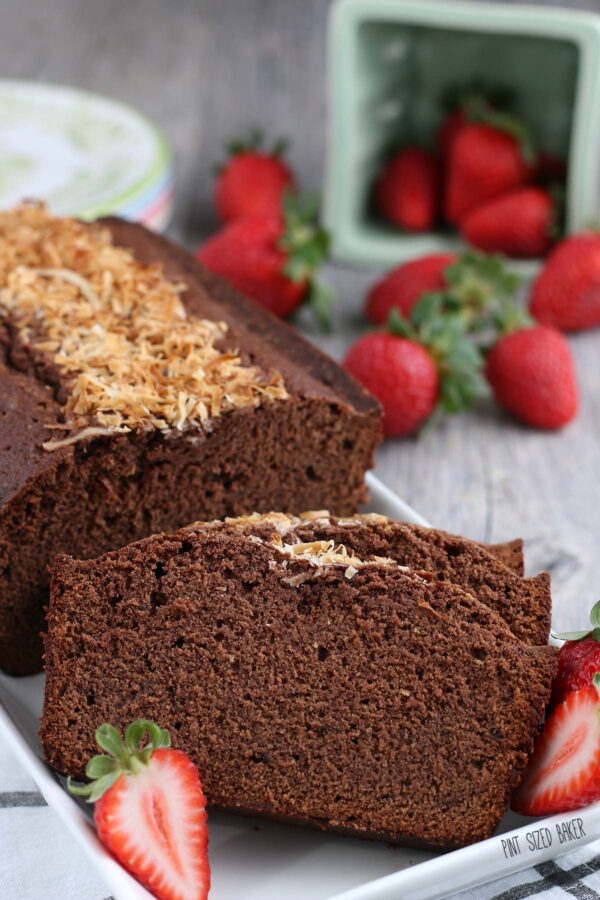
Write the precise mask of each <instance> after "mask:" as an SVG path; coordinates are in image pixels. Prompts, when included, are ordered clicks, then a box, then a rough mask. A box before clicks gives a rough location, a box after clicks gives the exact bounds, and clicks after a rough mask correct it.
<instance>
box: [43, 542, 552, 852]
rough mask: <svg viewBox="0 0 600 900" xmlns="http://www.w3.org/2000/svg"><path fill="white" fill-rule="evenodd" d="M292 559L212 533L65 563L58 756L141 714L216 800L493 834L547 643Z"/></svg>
mask: <svg viewBox="0 0 600 900" xmlns="http://www.w3.org/2000/svg"><path fill="white" fill-rule="evenodd" d="M281 559H282V557H281V555H280V553H279V551H277V550H276V549H274V548H273V547H272V546H271V545H267V544H265V543H263V542H260V541H259V542H258V543H257V542H256V540H255V539H254V540H253V539H252V538H251V537H248V536H244V535H241V534H237V535H233V534H227V533H219V532H218V531H212V532H211V531H210V530H201V531H199V532H197V533H194V532H185V533H184V532H180V533H179V534H178V535H174V536H166V535H162V536H156V537H152V538H149V539H147V540H145V541H142V542H139V543H137V544H134V545H131V546H129V547H126V548H123V549H122V550H120V551H116V552H114V553H111V554H107V555H106V556H104V557H101V558H100V559H97V560H90V561H87V562H86V561H84V562H76V561H74V560H72V559H69V558H64V557H63V558H61V559H59V560H58V561H57V563H56V565H55V569H54V578H53V586H52V598H51V605H50V610H49V616H48V635H47V637H46V667H47V682H46V696H45V707H44V714H43V720H42V728H41V738H42V742H43V746H44V750H45V753H46V755H47V758H48V760H49V762H50V763H51V765H53V766H54V767H55V768H56V769H57V770H58V771H59V772H61V773H69V774H72V775H76V776H80V775H81V774H82V772H83V768H84V766H85V762H86V760H87V758H88V757H89V755H90V754H92V753H93V752H94V746H93V734H94V729H95V727H96V726H97V725H98V724H100V723H101V722H103V721H112V722H114V723H115V724H117V725H119V726H123V725H124V724H125V723H126V722H127V721H128V720H130V719H132V718H135V717H138V716H144V717H149V718H155V719H157V720H158V721H160V723H161V724H162V725H163V726H165V727H168V728H169V729H170V730H171V732H172V735H173V738H174V744H175V746H179V747H182V748H184V749H185V750H187V751H188V752H189V753H190V754H191V755H192V757H193V758H194V760H195V761H196V762H197V764H198V766H199V768H200V771H201V774H202V779H203V784H204V787H205V790H206V794H207V797H208V800H209V802H210V803H211V804H212V805H213V806H216V807H219V808H223V809H229V810H233V811H237V812H243V813H252V814H260V815H265V816H269V817H273V818H278V819H282V820H286V821H293V822H297V823H298V822H300V823H306V824H310V825H313V826H315V827H318V828H322V829H330V830H331V829H332V830H340V831H344V832H345V833H351V834H354V835H357V836H363V837H380V838H384V839H385V840H388V841H391V842H393V843H402V844H413V845H418V846H433V847H442V848H450V847H456V846H460V845H463V844H466V843H469V842H471V841H475V840H480V839H483V838H485V837H488V836H489V835H490V834H491V833H492V831H493V829H494V828H495V827H496V825H497V823H498V821H499V819H500V817H501V816H502V814H503V812H504V809H505V805H506V802H507V799H508V796H509V793H510V791H511V790H512V788H513V787H514V786H515V784H516V782H517V780H518V778H519V773H520V772H521V770H522V768H523V766H524V765H525V762H526V760H527V757H528V755H529V753H530V752H531V749H532V743H533V738H534V735H535V733H536V729H537V725H538V723H539V721H540V719H541V717H542V714H543V711H544V707H545V705H546V702H547V700H548V697H549V693H550V684H551V679H552V676H553V673H554V668H555V654H554V652H553V650H552V649H551V648H548V647H530V646H527V645H525V644H522V643H521V642H519V641H517V640H516V639H515V638H514V636H513V635H512V634H511V633H510V632H509V631H508V629H507V627H506V625H505V623H504V622H503V621H502V620H501V619H500V618H499V617H498V616H497V615H496V614H495V613H494V612H493V611H491V610H490V609H489V608H487V607H486V606H485V605H484V604H482V603H481V602H480V601H478V600H477V599H476V598H475V597H473V596H472V595H470V594H468V593H466V592H464V591H462V590H461V589H460V588H458V587H457V586H454V585H449V584H447V583H445V582H440V581H435V580H434V581H432V582H427V581H424V580H423V579H422V578H421V577H419V576H418V575H416V574H415V573H412V572H407V571H402V570H400V569H399V568H398V567H397V566H394V565H375V564H372V565H368V566H364V567H362V568H359V569H358V570H357V571H355V573H354V574H353V575H352V576H351V577H350V578H349V577H348V575H347V574H346V573H345V572H344V569H343V568H339V567H337V568H330V569H327V570H324V571H323V572H322V573H321V574H319V575H317V574H316V573H315V570H314V569H313V568H312V567H311V565H310V564H309V563H308V562H307V561H306V560H303V559H291V558H290V559H288V558H286V559H285V562H286V567H285V568H284V567H283V565H282V562H281ZM297 576H300V577H299V578H297ZM299 581H300V582H301V583H298V582H299Z"/></svg>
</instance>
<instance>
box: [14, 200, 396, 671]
mask: <svg viewBox="0 0 600 900" xmlns="http://www.w3.org/2000/svg"><path fill="white" fill-rule="evenodd" d="M0 385H1V389H0V667H1V668H4V669H7V670H8V671H10V672H13V673H18V674H26V673H30V672H34V671H37V670H39V668H40V666H41V643H40V637H39V634H40V630H41V628H42V607H43V605H44V603H46V602H47V597H48V575H47V566H48V564H49V563H50V561H51V560H52V559H53V557H54V555H55V554H56V553H58V552H68V553H71V554H73V555H75V556H78V557H80V558H86V557H91V556H97V555H98V554H99V553H102V552H104V551H106V550H109V549H112V548H116V547H119V546H122V545H124V544H126V543H128V542H130V541H132V540H136V539H138V538H140V537H142V536H145V535H148V534H152V533H154V532H158V531H162V530H173V529H175V528H178V527H180V526H182V525H184V524H186V523H188V522H190V521H193V520H195V519H198V518H203V519H206V518H217V517H222V516H227V515H230V516H231V515H239V514H243V513H250V512H253V511H255V510H262V511H267V510H269V509H294V510H298V509H303V508H311V507H316V506H319V507H320V506H322V505H323V504H324V503H326V504H327V506H328V507H330V508H331V509H332V510H334V511H335V512H336V513H339V514H340V515H347V514H350V513H352V512H354V511H355V510H356V508H357V505H358V504H359V503H360V502H361V501H362V500H363V499H364V496H365V489H364V473H365V470H366V469H367V468H369V467H370V466H371V465H372V460H373V452H374V448H375V447H376V445H377V443H378V441H379V439H380V426H379V408H378V405H377V403H376V401H375V400H374V399H373V398H372V397H371V396H369V395H368V394H367V393H365V392H364V391H363V390H362V388H360V387H359V386H358V385H357V384H356V383H355V382H354V381H353V380H352V379H351V378H350V377H349V376H348V375H346V374H345V372H343V371H342V370H341V369H340V368H339V367H338V366H337V365H336V364H335V363H334V362H333V361H332V360H330V359H328V358H327V357H326V356H324V355H323V354H322V353H320V352H319V351H318V350H316V349H315V348H314V347H312V346H310V345H309V344H308V343H307V342H305V341H304V340H303V339H302V338H301V337H300V336H299V335H298V334H297V333H296V332H295V331H294V330H293V329H292V328H290V327H289V326H287V325H285V324H284V323H282V322H281V321H279V320H277V319H275V318H274V317H272V316H270V315H269V314H268V313H265V312H264V311H263V310H262V309H260V308H259V307H258V306H256V305H254V304H253V303H251V302H250V301H248V300H246V299H244V298H243V297H241V296H240V295H239V294H237V293H236V292H235V291H233V290H231V289H230V288H229V287H228V286H227V285H226V284H225V283H224V282H221V281H220V280H219V279H217V278H215V277H214V276H211V275H209V274H207V273H206V272H205V271H204V270H203V269H202V268H201V267H200V266H199V265H198V264H197V263H196V262H195V261H194V259H193V258H192V257H191V256H189V255H188V254H186V253H185V252H184V251H182V250H179V249H178V248H177V247H175V246H173V245H172V244H170V243H169V242H168V241H166V240H164V239H162V238H160V237H157V236H156V235H153V234H151V233H150V232H148V231H146V230H145V229H144V228H142V227H141V226H138V225H133V224H129V223H126V222H121V221H118V220H115V219H111V220H107V221H105V222H104V223H103V225H102V226H98V225H96V226H86V225H83V224H82V223H79V222H75V221H73V220H61V219H56V218H54V217H52V216H50V215H49V214H48V213H47V212H46V211H45V209H43V208H42V207H38V206H23V207H20V208H18V209H17V210H15V211H12V212H4V213H0Z"/></svg>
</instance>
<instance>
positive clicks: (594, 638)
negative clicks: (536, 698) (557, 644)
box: [552, 602, 600, 705]
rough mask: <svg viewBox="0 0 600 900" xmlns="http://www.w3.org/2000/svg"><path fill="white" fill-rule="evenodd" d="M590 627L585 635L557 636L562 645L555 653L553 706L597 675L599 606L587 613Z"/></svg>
mask: <svg viewBox="0 0 600 900" xmlns="http://www.w3.org/2000/svg"><path fill="white" fill-rule="evenodd" d="M590 621H591V624H592V627H591V628H589V629H588V630H587V631H574V632H568V633H566V634H558V635H555V637H558V638H562V639H563V640H564V641H565V643H564V644H563V645H562V647H561V648H560V650H559V651H558V672H557V675H556V678H555V679H554V683H553V685H552V704H553V705H556V704H557V703H561V702H562V701H563V700H564V699H565V697H566V696H567V694H568V693H569V692H570V691H578V690H579V689H580V688H582V687H589V686H590V685H591V684H592V681H593V678H594V675H595V673H596V672H599V671H600V602H599V603H596V604H595V605H594V606H593V608H592V611H591V613H590Z"/></svg>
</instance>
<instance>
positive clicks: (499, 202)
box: [460, 187, 555, 258]
mask: <svg viewBox="0 0 600 900" xmlns="http://www.w3.org/2000/svg"><path fill="white" fill-rule="evenodd" d="M554 219H555V215H554V203H553V201H552V198H551V197H550V194H549V193H548V192H547V191H545V190H543V189H542V188H538V187H524V188H519V189H518V190H516V191H511V192H509V193H507V194H502V196H500V197H496V198H495V199H493V200H488V202H487V203H484V204H483V206H478V207H476V208H475V209H474V210H472V211H471V212H469V213H467V214H466V216H465V217H464V218H463V219H462V220H461V226H460V230H461V233H462V235H463V237H464V238H465V240H466V241H467V242H468V243H469V244H471V246H473V247H477V248H479V249H480V250H485V251H486V253H505V254H506V255H507V256H515V257H524V258H527V257H529V258H531V257H536V256H543V255H544V254H545V253H546V252H547V251H548V249H549V248H550V244H551V241H552V228H553V225H554Z"/></svg>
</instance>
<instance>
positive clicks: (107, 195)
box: [0, 80, 173, 231]
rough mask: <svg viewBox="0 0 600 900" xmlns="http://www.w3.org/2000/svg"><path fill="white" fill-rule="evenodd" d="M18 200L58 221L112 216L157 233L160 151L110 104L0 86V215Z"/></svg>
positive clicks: (161, 215)
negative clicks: (40, 205)
mask: <svg viewBox="0 0 600 900" xmlns="http://www.w3.org/2000/svg"><path fill="white" fill-rule="evenodd" d="M24 198H35V199H42V200H44V201H45V202H46V203H47V204H48V206H49V207H50V208H51V209H52V211H53V212H55V213H57V214H60V215H73V216H79V217H80V218H83V219H93V218H96V217H97V216H101V215H108V214H115V215H119V216H123V217H124V218H127V219H133V220H135V221H138V222H143V223H144V225H147V226H148V227H149V228H153V229H155V230H156V231H161V230H163V229H164V228H165V227H166V225H167V223H168V221H169V218H170V215H171V211H172V205H173V170H172V165H171V156H170V153H169V149H168V146H167V143H166V141H165V139H164V137H163V135H162V133H161V132H160V131H159V130H158V129H157V128H156V127H155V126H154V125H153V124H152V123H151V122H149V121H148V120H147V119H145V118H144V117H143V116H141V115H140V114H139V113H137V112H135V111H134V110H133V109H130V108H129V107H127V106H124V105H123V104H121V103H117V102H115V101H114V100H109V99H106V98H104V97H100V96H98V95H97V94H92V93H88V92H87V91H80V90H75V89H74V88H70V87H62V86H59V85H48V84H35V83H33V82H25V81H3V80H0V209H1V208H7V207H10V206H14V205H15V204H16V203H18V202H19V201H21V200H23V199H24Z"/></svg>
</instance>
